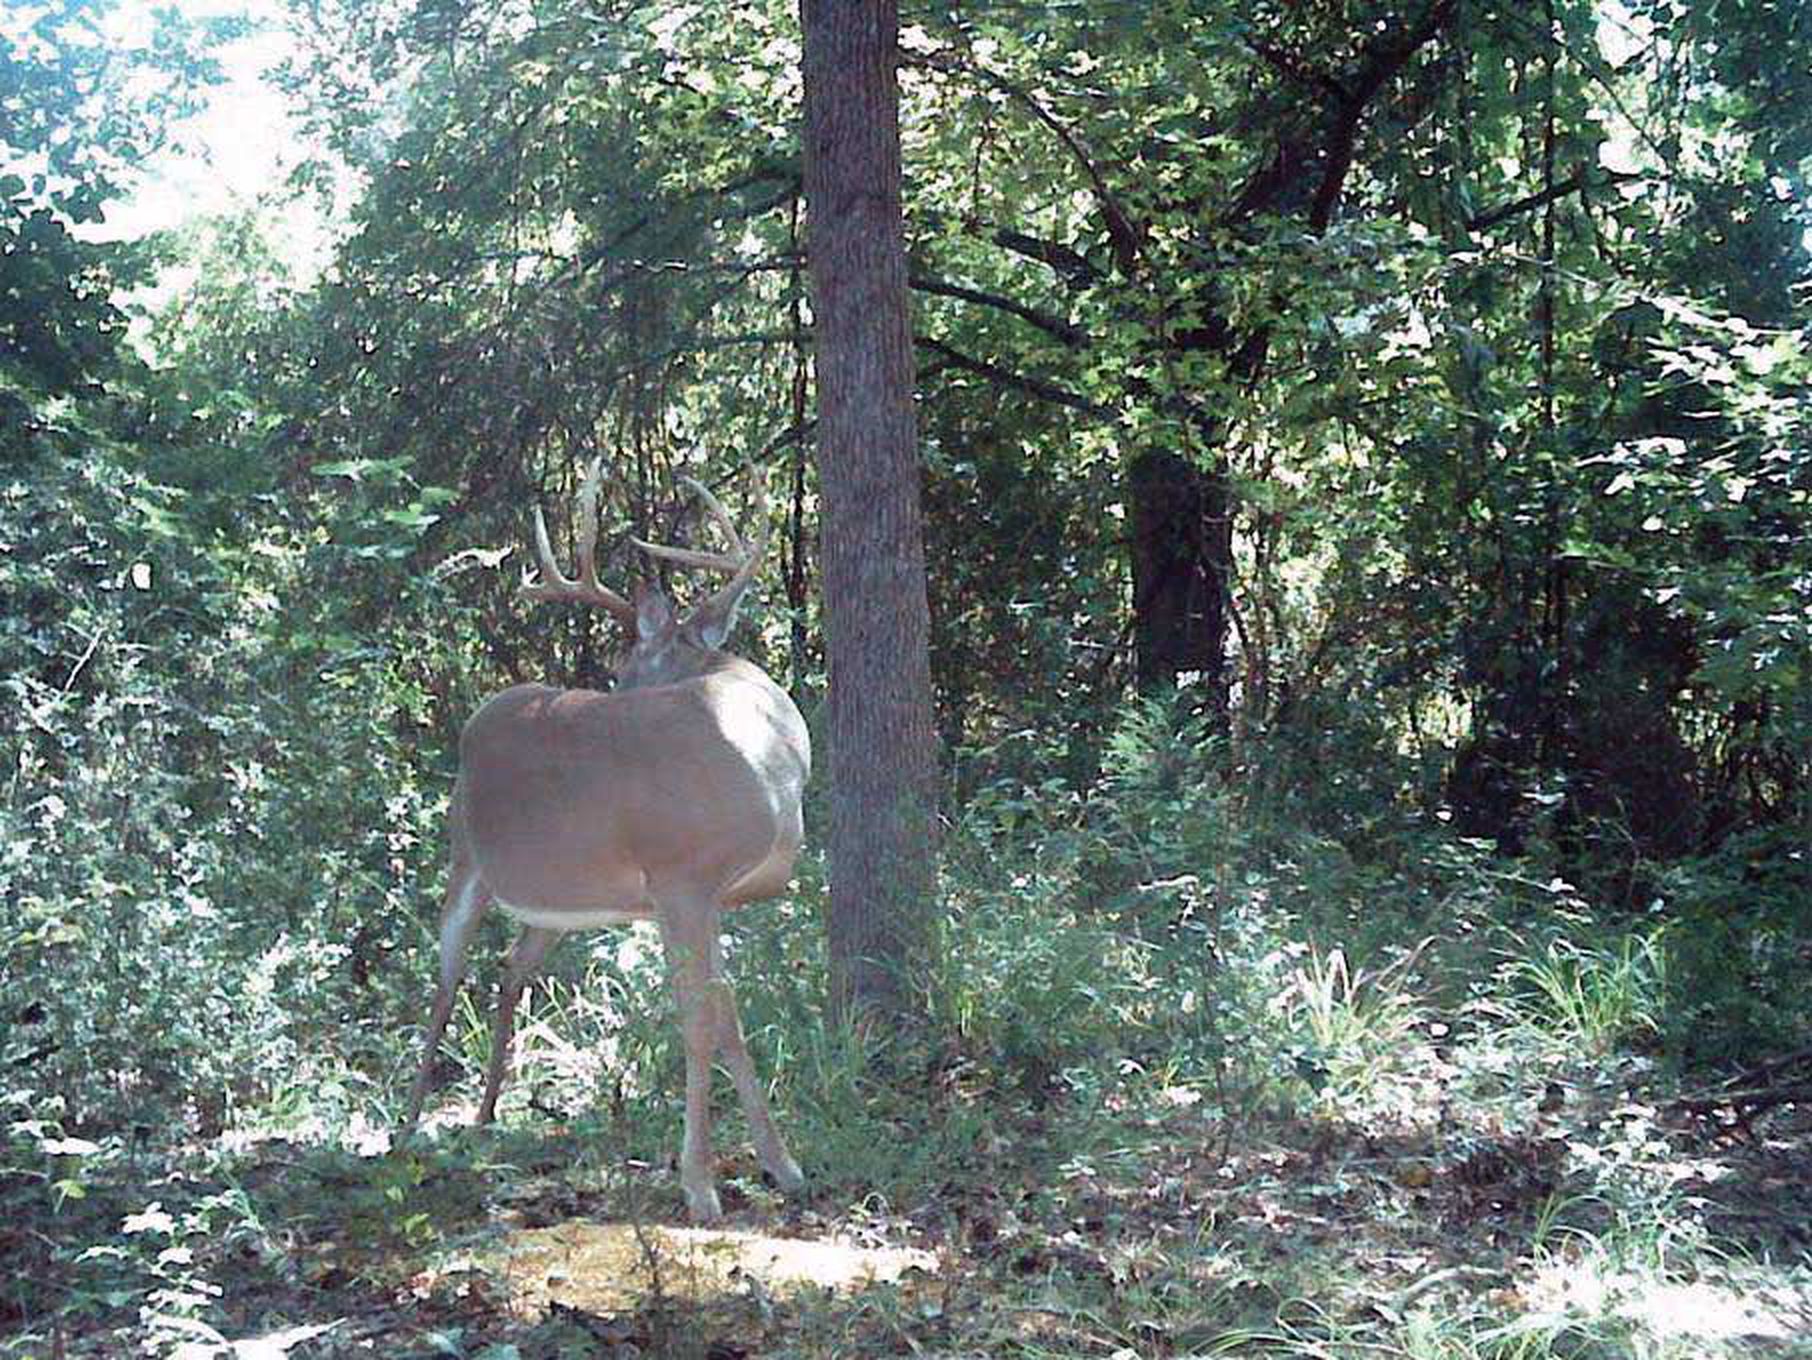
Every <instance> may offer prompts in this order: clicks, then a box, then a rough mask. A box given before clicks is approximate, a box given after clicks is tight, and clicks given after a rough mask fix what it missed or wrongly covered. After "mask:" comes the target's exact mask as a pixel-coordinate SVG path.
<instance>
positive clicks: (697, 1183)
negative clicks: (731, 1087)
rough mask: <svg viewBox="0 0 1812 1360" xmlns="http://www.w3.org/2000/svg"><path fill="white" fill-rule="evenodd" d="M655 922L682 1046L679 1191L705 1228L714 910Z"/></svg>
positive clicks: (712, 1209) (710, 1203) (713, 1179)
mask: <svg viewBox="0 0 1812 1360" xmlns="http://www.w3.org/2000/svg"><path fill="white" fill-rule="evenodd" d="M660 921H661V945H662V947H663V949H664V950H665V952H666V956H667V975H668V980H669V981H670V982H671V983H672V986H673V996H674V1000H675V1002H676V1003H677V1004H678V1007H679V1022H680V1036H681V1038H682V1039H683V1040H684V1041H685V1045H686V1133H685V1137H684V1140H683V1141H682V1142H681V1144H680V1186H681V1188H682V1189H683V1190H685V1192H686V1209H687V1212H688V1213H690V1214H691V1216H692V1221H693V1222H694V1223H709V1222H712V1221H713V1220H715V1219H717V1218H720V1217H721V1216H722V1215H723V1205H722V1203H721V1202H720V1201H719V1200H718V1197H717V1176H716V1172H715V1169H714V1168H713V1166H712V1157H711V1059H712V1057H713V1056H714V1055H715V1053H716V1050H717V1045H718V1040H719V1036H720V1034H721V1032H722V1026H721V1024H720V1022H719V1020H718V1011H719V1004H718V998H717V986H716V984H717V971H718V970H717V955H718V945H717V911H716V909H715V908H696V909H693V908H688V909H685V910H682V911H680V912H672V911H669V912H663V913H662V915H661V918H660Z"/></svg>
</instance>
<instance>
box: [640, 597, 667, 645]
mask: <svg viewBox="0 0 1812 1360" xmlns="http://www.w3.org/2000/svg"><path fill="white" fill-rule="evenodd" d="M672 627H673V605H672V603H671V602H670V601H669V600H668V599H667V596H666V595H665V594H664V593H663V592H662V590H661V588H660V587H659V586H655V585H646V584H644V585H640V586H637V587H636V592H635V639H636V641H637V642H647V641H649V640H650V639H651V638H656V637H659V636H660V635H661V634H662V633H664V632H666V631H667V630H668V629H670V628H672Z"/></svg>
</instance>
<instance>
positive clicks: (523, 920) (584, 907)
mask: <svg viewBox="0 0 1812 1360" xmlns="http://www.w3.org/2000/svg"><path fill="white" fill-rule="evenodd" d="M602 467H603V464H602V460H599V461H597V462H594V463H593V464H592V467H591V470H590V471H589V473H588V474H587V475H586V477H585V478H584V480H583V481H582V483H581V485H580V488H579V491H578V494H577V497H576V521H575V537H576V540H577V541H576V545H575V561H576V575H575V576H573V577H567V576H566V575H564V574H563V573H562V571H561V569H560V567H559V566H558V565H557V564H556V563H555V560H554V551H553V548H552V546H551V544H550V542H549V539H548V533H547V523H546V520H545V518H544V517H543V516H542V514H541V510H540V508H539V507H537V508H536V510H535V546H536V552H537V555H538V558H539V564H540V576H539V579H536V578H535V577H534V576H533V575H527V574H525V578H524V580H523V583H522V593H523V594H524V595H525V596H526V597H527V598H529V599H532V600H536V601H577V602H579V603H582V604H586V605H591V606H596V607H598V608H601V609H603V610H604V611H605V612H606V613H608V614H609V615H610V616H611V617H613V618H615V619H616V620H618V621H619V622H620V623H622V624H623V625H624V626H625V627H626V628H627V629H628V630H629V633H630V636H631V638H632V639H633V643H632V645H631V647H630V649H629V651H628V653H627V655H626V656H625V657H624V658H623V660H622V662H621V663H620V664H619V665H618V666H617V668H616V685H615V687H614V688H613V689H611V690H609V691H598V690H591V689H559V688H554V687H552V686H548V685H539V684H522V685H516V686H513V687H512V688H509V689H506V690H504V691H503V692H501V693H499V694H496V695H493V696H492V697H491V698H489V699H488V700H486V701H485V702H484V703H483V704H482V705H481V706H480V707H479V709H478V711H477V712H476V713H474V714H473V715H472V717H471V719H470V720H469V721H468V722H467V723H466V725H465V728H464V730H463V732H462V733H461V735H460V740H459V775H458V778H457V780H456V782H455V784H454V790H453V796H452V801H451V804H450V806H449V811H448V829H449V841H450V843H451V844H450V869H449V872H448V877H447V885H446V893H445V897H444V899H443V903H442V909H441V920H440V941H439V942H440V969H439V986H438V989H437V991H436V994H435V999H434V1008H433V1011H432V1012H431V1013H430V1015H429V1019H428V1027H427V1035H426V1049H425V1052H424V1053H423V1056H422V1063H421V1067H420V1069H419V1071H418V1072H417V1074H416V1078H415V1083H414V1086H413V1088H412V1090H411V1092H410V1098H409V1112H408V1115H407V1117H406V1119H405V1121H404V1123H403V1125H402V1128H401V1129H400V1130H399V1138H398V1142H399V1143H400V1142H401V1141H403V1140H405V1139H407V1138H408V1137H409V1136H410V1135H411V1133H412V1132H413V1131H414V1129H415V1127H416V1125H417V1123H418V1122H419V1120H420V1118H421V1111H422V1104H423V1102H424V1100H425V1099H426V1097H427V1095H428V1090H429V1085H430V1074H431V1069H432V1067H433V1064H434V1059H435V1055H436V1053H437V1052H438V1050H439V1047H440V1041H441V1038H442V1036H443V1034H444V1033H445V1031H446V1027H447V1021H448V1018H449V1017H450V1016H451V1015H452V1012H453V1005H454V1001H455V998H456V995H457V992H458V988H459V985H460V983H461V981H462V979H463V978H464V975H465V971H466V954H467V950H468V946H469V945H470V943H471V940H472V936H473V932H474V931H475V930H476V929H477V927H478V923H479V921H480V920H481V919H483V917H484V916H485V914H486V912H487V911H488V910H489V909H490V908H491V907H493V906H496V907H500V908H502V910H503V911H504V912H505V913H506V914H507V915H509V916H510V917H511V918H513V919H514V920H515V921H516V922H518V923H520V925H521V927H522V931H521V934H520V935H519V936H518V937H517V939H516V942H515V946H514V948H513V949H512V950H511V952H510V954H509V957H508V961H507V963H506V965H505V968H504V977H503V981H502V986H501V990H500V993H499V996H498V1002H497V1012H496V1017H495V1021H494V1030H493V1034H492V1039H491V1052H490V1058H489V1062H488V1063H487V1065H486V1068H485V1085H484V1097H483V1100H482V1101H481V1102H480V1104H479V1108H478V1116H477V1122H478V1123H480V1124H488V1123H489V1122H491V1120H492V1119H494V1118H495V1116H496V1112H497V1097H498V1093H499V1091H500V1090H501V1089H502V1087H503V1082H504V1078H505V1076H506V1074H507V1072H508V1069H509V1066H510V1045H511V1039H512V1031H513V1027H514V1023H515V1013H516V1007H517V1003H518V1002H519V1001H520V1000H521V997H522V992H523V989H524V988H525V987H527V985H528V984H529V983H530V982H531V981H532V980H533V979H534V977H535V975H536V973H537V972H538V971H539V970H540V968H541V966H542V964H543V963H544V962H545V961H546V959H547V956H548V951H549V949H550V948H551V947H552V946H553V944H554V942H555V941H556V940H558V939H559V937H560V936H561V935H564V934H566V933H567V932H569V931H574V930H590V929H595V928H598V927H603V926H610V925H616V924H621V923H626V922H631V921H644V920H649V921H653V922H655V923H656V924H657V925H658V927H659V929H660V938H661V945H662V951H663V954H664V956H665V963H666V967H667V973H668V980H669V985H670V986H671V988H672V990H673V996H674V1000H675V1002H676V1003H677V1009H678V1018H679V1027H680V1033H681V1037H682V1039H683V1041H684V1045H685V1053H686V1104H685V1133H684V1138H683V1141H682V1144H681V1148H680V1159H679V1167H680V1185H681V1188H682V1189H683V1190H684V1192H685V1198H686V1207H687V1210H688V1213H689V1214H690V1217H691V1218H692V1220H693V1221H694V1222H695V1223H708V1222H711V1221H713V1220H715V1219H717V1218H719V1217H721V1215H722V1213H723V1208H722V1204H721V1201H720V1199H719V1197H718V1192H717V1185H716V1177H715V1171H714V1167H713V1164H712V1151H711V1106H710V1094H711V1074H712V1062H713V1059H714V1058H715V1059H720V1060H721V1061H722V1063H723V1065H724V1067H725V1068H727V1069H728V1071H729V1074H730V1076H731V1078H732V1079H733V1081H734V1083H735V1086H736V1092H737V1095H738V1097H739V1098H740V1100H741V1103H742V1108H743V1113H744V1115H745V1116H746V1117H747V1120H748V1125H749V1131H750V1134H751V1136H752V1140H753V1142H754V1145H755V1150H756V1153H757V1155H758V1157H759V1158H760V1161H761V1164H762V1166H763V1167H764V1168H765V1169H766V1171H767V1173H768V1175H769V1176H771V1177H772V1178H773V1180H774V1182H775V1183H776V1184H777V1185H778V1186H779V1187H780V1189H781V1190H782V1191H783V1192H786V1193H792V1192H795V1191H797V1190H799V1189H801V1188H802V1187H803V1186H804V1184H805V1178H804V1176H803V1175H802V1174H801V1173H800V1170H799V1164H798V1163H797V1162H795V1161H794V1160H793V1158H792V1156H791V1155H790V1154H789V1153H788V1151H787V1148H786V1144H785V1143H784V1142H783V1141H782V1140H781V1136H780V1131H779V1130H778V1129H777V1128H776V1127H775V1124H774V1117H773V1114H772V1112H771V1111H770V1110H769V1108H768V1100H767V1095H766V1092H765V1091H764V1089H763V1087H762V1083H761V1080H760V1078H759V1077H758V1076H757V1074H756V1069H755V1064H754V1063H753V1061H752V1060H751V1059H750V1057H749V1051H748V1048H747V1046H746V1045H745V1044H744V1042H743V1033H742V1023H741V1020H740V1018H739V1017H738V1014H737V1009H736V998H735V994H734V992H733V991H732V990H731V986H730V983H729V981H728V979H727V978H726V977H725V975H724V961H723V945H722V939H721V934H720V923H721V920H722V917H723V914H724V913H725V912H726V911H729V910H731V909H733V908H735V907H739V906H742V905H745V904H747V903H750V902H758V901H762V900H764V899H767V898H771V897H774V896H776V895H778V894H779V893H780V892H781V891H782V890H783V889H784V888H785V887H786V885H787V883H788V881H789V879H790V878H791V875H792V870H793V862H794V859H795V858H796V856H797V855H798V852H799V847H800V844H801V841H802V840H803V837H804V824H803V820H802V817H801V812H800V799H801V796H802V794H803V791H804V788H805V783H806V779H807V777H808V776H809V775H810V773H811V763H812V751H811V738H810V735H809V734H808V732H807V730H806V725H805V720H804V719H803V718H802V717H801V716H800V714H799V710H798V708H797V707H796V706H795V705H794V703H793V701H792V699H791V698H789V697H788V695H787V693H786V691H785V690H783V689H781V688H780V686H779V685H777V684H775V683H774V682H773V681H772V680H771V679H769V678H768V676H767V675H766V673H765V672H763V671H762V670H761V669H760V668H759V667H758V666H756V665H754V664H753V663H752V662H749V661H746V660H744V659H743V658H741V657H738V656H733V655H731V654H730V653H729V652H726V651H724V650H723V647H724V644H725V643H726V642H727V641H728V639H729V636H730V632H731V629H732V627H733V626H734V624H735V621H736V610H737V606H738V605H739V604H740V603H741V600H742V597H743V593H744V592H745V591H746V590H747V589H748V587H749V584H750V582H751V581H753V580H754V578H755V573H756V570H757V568H758V567H759V565H760V563H761V558H762V554H763V553H764V551H765V550H766V548H767V541H768V522H767V515H766V497H765V493H764V490H763V487H762V486H761V484H760V479H759V478H758V477H757V478H756V485H755V487H754V495H755V499H756V501H757V502H758V504H759V506H760V513H759V521H760V527H759V529H758V530H757V531H756V533H755V536H754V541H753V543H752V544H746V543H745V542H744V541H743V538H742V537H741V536H740V535H739V534H738V532H737V529H736V525H735V523H734V521H733V520H732V518H731V516H730V514H729V512H728V511H727V510H726V509H725V508H724V506H723V504H722V502H721V501H719V500H718V498H717V497H716V496H714V495H713V494H712V493H711V492H710V491H709V490H708V489H707V488H706V487H704V486H703V485H702V484H700V483H699V482H697V481H694V480H692V479H691V478H685V479H684V484H685V485H686V486H687V487H688V488H689V489H690V490H691V492H692V493H693V495H695V496H696V497H697V498H698V500H699V501H700V502H701V503H702V505H703V506H704V508H705V509H706V510H707V511H708V512H709V514H710V518H711V519H712V520H713V521H715V523H716V525H717V526H718V530H719V532H720V533H721V535H722V537H723V538H724V539H725V540H726V541H727V543H728V544H729V547H730V551H729V552H728V553H714V552H705V551H699V550H695V549H689V548H680V547H674V546H669V545H663V544H655V543H647V542H643V541H642V540H641V539H639V538H632V539H631V540H630V541H631V542H632V543H633V544H634V545H635V547H636V548H638V549H640V550H641V551H642V552H643V553H646V554H648V555H649V556H650V557H653V558H657V559H662V560H665V561H669V562H673V563H675V564H677V565H679V566H682V567H686V568H691V569H697V570H704V571H711V572H721V573H727V574H728V575H729V580H728V582H726V583H725V584H723V585H722V586H721V587H720V588H719V589H718V590H716V591H715V592H714V593H711V594H709V595H708V596H706V598H705V599H703V600H702V601H701V602H699V603H698V604H697V605H696V606H695V607H694V608H693V609H692V610H691V611H690V612H689V613H687V614H685V615H684V617H681V616H680V614H679V612H678V611H677V610H676V608H675V606H674V604H673V602H672V600H671V599H670V598H669V597H668V596H667V594H666V593H665V592H664V591H663V590H662V589H661V587H660V585H659V584H658V582H656V581H655V580H653V579H649V580H646V581H644V582H642V583H641V584H640V585H639V586H638V587H637V589H636V590H635V592H634V596H635V598H634V601H633V603H632V602H631V601H630V600H628V599H625V598H624V597H623V596H622V595H619V594H617V593H616V592H615V591H613V590H611V589H610V588H609V587H607V586H604V585H601V584H600V583H599V581H598V574H597V562H596V551H597V541H598V497H599V493H600V490H601V485H602Z"/></svg>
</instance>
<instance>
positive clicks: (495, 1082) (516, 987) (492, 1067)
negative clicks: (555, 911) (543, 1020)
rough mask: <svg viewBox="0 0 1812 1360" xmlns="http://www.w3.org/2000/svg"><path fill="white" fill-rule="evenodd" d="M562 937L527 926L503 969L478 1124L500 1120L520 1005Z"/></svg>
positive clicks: (556, 932)
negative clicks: (500, 1097)
mask: <svg viewBox="0 0 1812 1360" xmlns="http://www.w3.org/2000/svg"><path fill="white" fill-rule="evenodd" d="M559 937H560V932H559V931H557V930H544V929H542V928H541V927H540V926H528V927H526V928H525V929H524V930H523V932H522V935H521V936H520V937H519V938H518V939H517V941H516V947H515V948H514V949H512V950H511V951H510V961H509V963H508V964H507V965H506V966H505V968H504V970H503V989H502V991H501V993H500V994H499V995H498V998H497V1021H496V1027H495V1028H494V1029H493V1030H492V1032H491V1060H490V1061H489V1062H488V1063H486V1064H485V1069H484V1100H483V1101H482V1102H481V1103H480V1104H479V1106H478V1122H479V1123H480V1124H489V1123H490V1122H491V1121H492V1120H493V1119H495V1118H496V1117H497V1093H498V1092H499V1091H501V1090H502V1089H503V1079H504V1077H506V1076H507V1075H508V1074H509V1070H510V1042H511V1040H512V1039H513V1038H514V1036H515V1032H516V1003H517V1002H519V1001H521V1000H522V989H523V988H525V987H527V986H528V985H529V983H530V982H532V981H533V980H534V977H535V974H536V973H539V972H540V971H541V965H542V964H543V963H544V962H545V961H546V959H547V951H548V950H549V949H550V948H552V946H553V943H554V941H555V940H557V939H558V938H559Z"/></svg>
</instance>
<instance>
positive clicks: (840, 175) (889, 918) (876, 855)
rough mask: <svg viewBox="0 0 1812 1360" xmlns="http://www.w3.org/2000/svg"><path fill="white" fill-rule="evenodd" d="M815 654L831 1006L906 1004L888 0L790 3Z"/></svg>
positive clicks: (910, 967)
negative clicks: (802, 200) (814, 480)
mask: <svg viewBox="0 0 1812 1360" xmlns="http://www.w3.org/2000/svg"><path fill="white" fill-rule="evenodd" d="M800 20H801V25H802V27H803V29H804V36H805V63H804V65H805V192H806V201H807V218H806V226H807V256H808V262H809V272H810V278H811V291H812V315H813V325H814V328H815V331H816V340H817V358H818V364H817V378H818V476H819V481H820V484H821V487H822V492H823V498H824V501H823V580H824V623H825V629H824V631H825V641H826V649H827V651H828V654H829V660H830V705H829V707H830V732H829V736H830V771H831V827H830V870H831V914H830V950H831V1004H832V1008H833V1010H834V1011H836V1012H839V1013H848V1012H850V1011H852V1010H853V1011H865V1010H880V1011H885V1012H889V1013H894V1014H899V1013H905V1012H911V1011H913V1010H915V1009H916V1008H917V1004H918V998H919V996H920V990H919V987H918V985H917V984H918V982H919V980H920V979H919V978H918V977H917V976H916V975H917V974H918V973H919V972H920V970H921V966H922V964H923V962H924V958H925V955H926V952H927V948H928V944H929V940H930V933H931V932H930V926H931V913H932V910H933V900H934V894H935V889H936V858H935V856H936V785H937V759H936V749H937V748H936V740H935V737H934V736H933V728H932V714H931V666H930V660H929V654H928V637H929V633H930V626H929V614H928V610H927V608H926V600H925V549H924V539H923V534H922V532H921V525H920V511H919V452H918V431H917V423H916V420H915V417H914V413H913V408H912V385H913V369H912V331H911V326H910V322H909V318H908V315H907V300H906V299H907V293H906V251H905V239H904V228H903V224H902V217H901V208H900V132H899V86H898V84H897V81H896V78H895V69H894V68H895V62H896V56H897V41H898V30H899V16H898V12H897V10H896V7H895V4H894V3H893V0H801V4H800Z"/></svg>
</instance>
